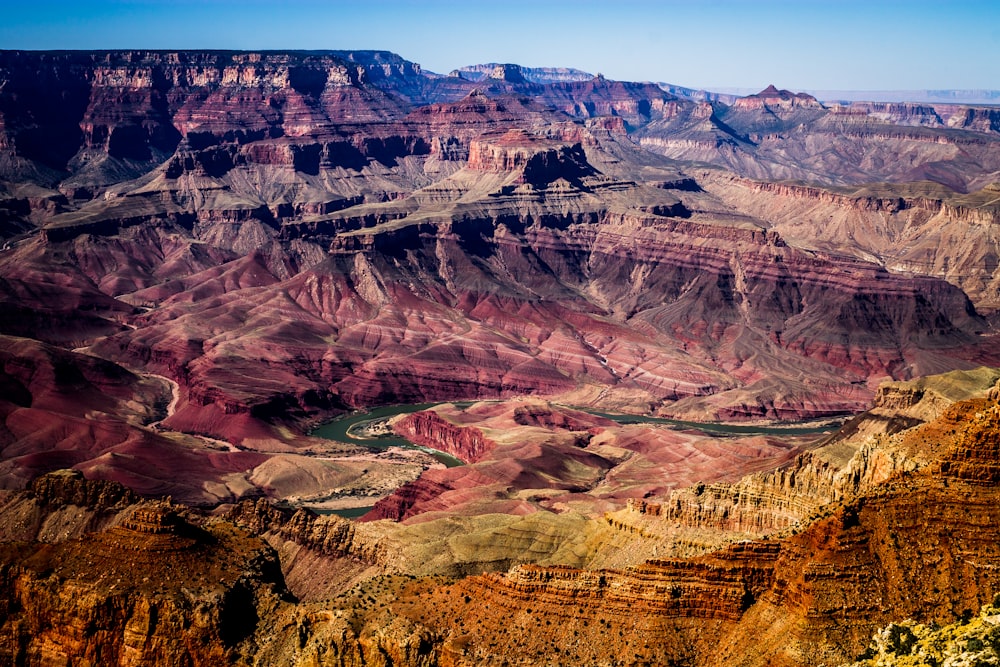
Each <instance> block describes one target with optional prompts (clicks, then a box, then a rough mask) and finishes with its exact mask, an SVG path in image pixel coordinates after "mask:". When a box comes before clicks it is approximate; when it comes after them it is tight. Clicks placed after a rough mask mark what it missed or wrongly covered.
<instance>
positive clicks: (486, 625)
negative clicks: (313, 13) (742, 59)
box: [0, 51, 1000, 665]
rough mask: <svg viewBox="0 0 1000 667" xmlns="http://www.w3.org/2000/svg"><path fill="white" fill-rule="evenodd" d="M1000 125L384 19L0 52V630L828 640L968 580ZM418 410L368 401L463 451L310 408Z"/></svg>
mask: <svg viewBox="0 0 1000 667" xmlns="http://www.w3.org/2000/svg"><path fill="white" fill-rule="evenodd" d="M998 141H1000V134H998V132H997V123H996V118H995V114H993V112H991V111H990V110H988V109H983V108H972V107H962V106H960V105H937V104H920V105H916V104H876V103H855V104H851V105H833V104H830V105H827V104H823V103H820V102H818V101H817V100H816V99H815V98H812V97H810V96H808V95H803V94H800V93H795V92H790V91H783V90H778V89H775V88H773V87H771V88H768V89H766V90H764V91H762V92H761V93H759V94H756V95H751V96H748V97H745V98H740V99H736V100H733V103H732V104H730V105H726V104H722V103H720V102H718V101H712V102H707V101H703V102H694V101H691V100H688V99H683V98H680V97H677V96H675V95H672V94H670V93H667V92H665V91H664V90H662V89H661V88H660V87H659V86H656V85H652V84H642V83H629V82H616V81H609V80H607V79H605V78H603V77H600V76H596V77H595V76H591V75H587V74H585V73H582V72H578V71H573V70H546V69H531V68H524V67H520V66H517V65H513V64H491V65H489V66H481V67H471V68H464V69H463V70H459V71H456V72H455V73H454V75H453V76H437V75H429V74H427V73H424V72H423V71H422V70H421V69H420V67H419V66H417V65H415V64H414V63H411V62H408V61H406V60H405V59H403V58H401V57H399V56H396V55H394V54H391V53H387V52H375V51H356V52H308V53H306V52H289V53H279V52H267V53H241V52H143V51H124V52H100V53H82V52H65V53H26V52H2V53H0V237H2V242H3V244H2V246H0V487H2V490H0V535H2V536H3V540H4V541H3V542H2V544H0V552H2V556H3V562H4V564H5V565H4V567H0V588H3V591H4V595H2V596H0V599H2V600H6V601H7V602H5V603H2V604H0V625H3V628H4V629H3V630H2V632H3V634H4V636H6V637H11V638H13V643H12V644H11V647H6V646H4V647H0V663H11V664H21V663H27V664H35V663H37V664H48V663H53V664H54V663H56V662H59V663H60V664H61V663H66V662H73V661H89V662H92V663H96V662H100V661H102V660H104V661H107V660H110V661H112V662H119V663H121V664H133V663H134V664H139V663H163V664H167V663H170V664H175V663H176V664H183V663H191V664H227V663H233V664H262V665H263V664H278V663H281V664H301V665H310V664H325V663H333V664H344V665H352V664H393V665H432V664H447V665H480V664H497V665H499V664H545V663H552V664H557V663H573V664H595V665H598V664H599V665H608V664H615V663H616V661H617V662H622V663H626V664H634V663H640V664H641V663H646V664H693V665H715V664H722V663H725V664H745V665H764V664H785V665H814V664H823V663H825V664H839V663H842V662H847V661H849V660H852V659H854V658H855V657H857V656H858V655H860V654H861V652H862V651H863V650H864V646H865V644H866V643H867V641H868V640H869V638H870V637H871V635H872V633H873V632H875V631H876V630H877V629H879V628H882V627H885V626H886V625H887V624H888V623H893V622H897V621H900V620H902V619H904V618H906V617H912V618H915V619H917V620H920V621H921V622H927V623H930V622H932V621H934V622H938V623H945V622H949V621H950V620H953V619H954V617H956V616H958V615H960V614H961V613H962V611H963V610H964V609H966V608H968V609H974V608H976V607H978V606H979V605H980V604H982V603H983V602H985V601H988V600H990V599H992V598H991V596H992V593H994V592H995V590H994V589H995V588H996V586H997V585H998V584H1000V582H998V581H997V577H996V574H995V573H996V572H997V569H996V563H994V562H993V561H994V560H995V554H994V553H993V545H995V542H996V538H997V536H996V535H995V534H994V533H995V531H994V530H993V529H992V528H990V526H996V525H1000V522H998V521H997V517H996V516H995V514H996V507H997V506H998V505H997V502H996V500H997V499H996V498H995V497H994V496H995V495H996V494H995V488H994V487H995V485H996V482H997V480H998V479H1000V473H998V470H1000V466H998V464H997V462H996V461H995V460H994V459H996V457H997V452H996V446H995V445H996V442H997V438H996V405H995V404H996V399H997V396H996V391H997V390H996V389H995V383H996V380H997V373H996V371H995V370H993V369H990V368H980V369H978V370H974V369H976V368H977V367H979V366H981V365H990V366H994V367H995V366H998V365H1000V346H998V343H997V338H996V333H995V324H996V313H997V309H998V308H1000V292H998V285H1000V283H998V281H1000V277H998V276H1000V268H998V267H1000V262H998V261H997V257H1000V249H998V246H997V242H998V241H997V235H996V231H995V230H996V226H997V225H996V223H997V219H998V213H997V211H998V209H997V192H998V186H997V185H996V183H995V181H996V174H997V173H998V172H1000V163H998V162H997V156H998V155H1000V151H997V150H996V149H997V148H998V144H997V142H998ZM930 374H939V375H935V376H934V377H933V378H927V379H924V378H923V376H927V375H930ZM991 387H994V388H993V389H992V390H991V389H990V388H991ZM424 402H427V403H440V402H447V403H445V404H439V405H433V406H417V407H412V408H411V409H412V410H416V411H415V412H412V413H409V414H405V415H399V416H397V417H392V418H387V421H385V422H384V423H377V424H374V425H369V427H370V429H371V430H372V431H373V432H378V433H383V434H395V435H397V436H403V437H405V438H407V439H408V440H409V441H410V442H412V443H414V444H415V445H417V446H419V447H423V448H431V449H433V450H438V451H439V452H445V453H448V454H451V455H453V456H454V457H457V458H458V459H459V460H460V461H461V462H462V464H463V465H461V466H456V467H451V468H446V467H444V465H443V464H442V463H440V462H439V461H438V460H437V459H435V458H433V457H432V455H431V453H428V452H427V451H425V450H419V449H400V448H396V447H390V448H388V449H386V450H381V451H373V450H370V449H368V448H367V446H366V445H370V444H372V443H371V442H370V441H365V440H363V439H360V437H356V436H359V434H358V433H355V432H352V433H351V434H349V435H348V436H345V438H344V441H343V442H340V441H331V440H321V439H319V438H313V437H310V436H308V435H307V433H308V432H309V431H310V430H311V429H312V428H313V427H314V426H316V425H318V424H319V423H321V422H323V421H327V420H329V419H331V418H334V417H336V416H339V415H343V414H345V413H347V412H350V411H353V410H356V409H360V410H363V409H367V408H372V407H376V406H388V405H408V404H415V403H424ZM571 406H572V407H571ZM418 407H419V408H426V409H418ZM592 409H597V410H598V411H599V412H601V413H604V414H597V413H592V412H588V411H587V410H592ZM611 413H631V414H633V415H645V416H647V417H648V416H655V417H660V418H666V417H673V418H680V419H686V420H693V421H719V420H722V421H726V422H737V423H739V424H742V425H744V426H745V425H747V424H748V423H753V424H754V425H755V426H756V427H759V428H761V429H762V430H759V431H755V432H754V433H752V434H739V433H737V434H735V435H727V436H725V437H723V436H719V435H717V434H712V433H708V432H705V431H702V430H699V429H698V428H695V427H694V426H692V425H690V424H687V425H684V424H680V425H678V424H665V423H662V420H661V422H642V421H640V422H639V423H626V424H623V423H618V422H616V421H615V420H614V419H613V418H612V417H615V416H614V415H613V414H611ZM857 413H862V414H859V415H858V416H856V417H854V418H852V419H850V420H849V421H847V423H846V424H845V425H844V427H843V429H842V430H840V431H839V432H836V433H835V432H834V431H836V427H837V424H833V425H829V426H828V427H823V428H818V429H816V430H817V431H819V433H812V434H806V435H802V434H798V435H795V434H791V433H788V432H781V431H775V430H774V429H773V424H768V425H765V426H762V425H761V424H762V422H769V423H770V422H782V421H789V420H791V421H800V420H807V419H822V420H827V419H830V418H834V417H837V418H845V419H846V418H847V417H848V416H849V415H854V414H857ZM615 419H617V417H615ZM824 428H825V431H826V432H822V431H824ZM364 430H365V429H362V431H364ZM65 469H71V470H65ZM52 471H59V472H54V473H52V474H49V475H46V473H50V472H52ZM168 496H169V497H171V499H170V500H169V501H168V500H167V499H166V497H168ZM144 498H145V500H144ZM149 498H154V499H156V500H154V501H150V500H149ZM175 503H179V504H175ZM194 507H200V508H203V509H204V510H205V511H204V512H202V511H195V510H194V509H191V508H194ZM308 508H315V509H319V510H322V511H324V512H329V511H345V510H347V511H350V512H351V513H352V516H355V517H360V520H357V521H350V520H348V519H345V518H341V517H336V516H317V515H315V514H313V513H312V512H311V511H310V510H309V509H308ZM97 562H101V563H104V565H103V566H102V569H101V570H100V571H97V570H96V569H95V566H94V565H93V564H94V563H97ZM137 564H138V565H139V567H138V568H136V567H135V566H136V565H137ZM636 611H638V612H639V613H635V612H636ZM623 619H624V620H623ZM556 648H558V652H556V650H555V649H556ZM3 651H6V653H4V652H3Z"/></svg>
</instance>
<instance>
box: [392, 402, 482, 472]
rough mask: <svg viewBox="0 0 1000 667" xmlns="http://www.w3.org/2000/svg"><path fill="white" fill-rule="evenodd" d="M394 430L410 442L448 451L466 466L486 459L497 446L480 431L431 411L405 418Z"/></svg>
mask: <svg viewBox="0 0 1000 667" xmlns="http://www.w3.org/2000/svg"><path fill="white" fill-rule="evenodd" d="M392 430H393V431H394V432H396V433H397V434H398V435H401V436H403V437H404V438H406V439H407V440H409V441H410V442H413V443H415V444H418V445H424V446H425V447H431V448H432V449H438V450H441V451H442V452H447V453H449V454H451V455H452V456H454V457H456V458H458V459H461V460H462V461H464V462H465V463H475V462H476V461H479V460H481V459H483V458H486V457H487V456H488V455H489V454H491V453H492V452H493V449H494V448H495V447H496V443H494V442H492V441H490V440H489V439H488V438H486V437H485V436H484V435H483V432H482V431H480V430H479V429H477V428H475V427H472V426H466V427H460V426H457V425H455V424H452V423H450V422H448V421H447V420H445V419H442V418H441V417H440V416H439V415H438V414H437V413H436V412H433V411H430V410H423V411H421V412H414V413H412V414H408V415H406V416H405V417H403V418H402V419H400V420H398V421H395V422H393V425H392Z"/></svg>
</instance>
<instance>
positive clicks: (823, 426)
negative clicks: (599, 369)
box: [573, 407, 843, 435]
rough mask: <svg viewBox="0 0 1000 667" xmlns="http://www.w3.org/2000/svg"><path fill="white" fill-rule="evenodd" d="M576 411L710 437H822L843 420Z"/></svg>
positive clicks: (583, 409) (585, 409) (582, 409)
mask: <svg viewBox="0 0 1000 667" xmlns="http://www.w3.org/2000/svg"><path fill="white" fill-rule="evenodd" d="M573 409H574V410H579V411H580V412H586V413H587V414H590V415H594V416H596V417H604V418H605V419H610V420H611V421H613V422H615V423H617V424H663V425H665V426H670V427H672V428H676V429H678V430H695V431H701V432H703V433H708V434H709V435H821V434H823V433H829V432H830V431H834V430H836V429H838V428H840V425H841V424H842V423H843V420H830V421H826V422H823V423H820V424H817V423H815V422H814V421H811V422H808V423H807V425H806V424H804V425H799V426H795V425H791V426H775V425H771V424H769V425H760V424H722V423H716V422H689V421H684V420H682V419H667V418H665V417H645V416H643V415H622V414H616V413H613V412H600V411H598V410H591V409H590V408H580V407H574V408H573Z"/></svg>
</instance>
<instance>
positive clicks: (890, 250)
mask: <svg viewBox="0 0 1000 667" xmlns="http://www.w3.org/2000/svg"><path fill="white" fill-rule="evenodd" d="M708 187H709V188H710V189H711V190H712V191H713V192H716V193H718V194H720V196H722V197H724V198H725V199H727V200H728V201H730V202H733V203H734V204H736V205H738V206H740V207H741V208H744V209H745V210H747V211H748V212H751V213H752V214H753V215H755V216H756V217H758V218H760V219H762V220H768V221H770V224H771V225H772V226H773V228H774V229H775V230H776V231H778V232H779V233H781V235H782V237H784V238H786V239H788V240H789V242H791V243H795V244H799V243H803V244H808V245H811V246H813V247H816V248H822V249H832V248H834V247H839V248H847V247H853V250H852V252H853V254H854V255H855V256H857V257H864V258H868V259H871V258H877V259H878V261H880V262H881V263H883V264H884V265H885V266H886V267H887V268H890V269H891V270H894V271H909V272H912V273H918V274H922V275H937V276H942V277H944V278H945V279H946V280H948V281H949V282H951V283H952V284H955V285H957V286H959V287H961V288H962V289H963V290H964V291H965V292H966V293H967V294H969V296H970V297H971V298H972V300H973V302H974V303H975V304H976V307H977V308H979V309H981V310H983V311H985V312H989V311H993V310H994V309H996V308H997V305H998V301H997V294H998V291H997V286H998V281H1000V278H998V275H997V264H996V262H995V261H994V258H995V257H997V256H1000V255H998V253H1000V250H998V247H997V240H996V238H995V233H994V230H995V229H996V225H997V222H998V221H1000V210H998V209H997V207H996V205H995V203H993V202H995V199H996V196H995V195H996V193H995V190H994V189H993V188H992V186H989V187H987V188H984V189H983V190H980V191H975V192H970V193H968V194H960V193H955V192H952V191H949V190H948V189H946V188H941V187H935V186H934V185H933V184H931V183H916V184H910V185H897V186H892V185H882V186H875V187H869V188H843V189H825V188H818V187H807V186H802V185H793V184H787V183H762V182H754V181H740V180H736V181H733V180H729V179H725V178H723V179H718V180H716V181H714V182H713V184H712V185H711V186H708ZM818 219H819V220H822V224H816V220H818ZM959 238H961V239H962V240H961V241H959V240H958V239H959Z"/></svg>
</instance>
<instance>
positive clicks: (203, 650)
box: [0, 503, 285, 665]
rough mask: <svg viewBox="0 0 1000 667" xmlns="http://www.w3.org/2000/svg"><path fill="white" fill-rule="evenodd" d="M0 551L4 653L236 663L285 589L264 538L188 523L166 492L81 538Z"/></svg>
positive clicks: (25, 657)
mask: <svg viewBox="0 0 1000 667" xmlns="http://www.w3.org/2000/svg"><path fill="white" fill-rule="evenodd" d="M3 550H4V560H5V563H6V564H7V565H8V567H5V568H4V574H3V577H2V581H0V586H2V587H3V589H4V600H5V602H4V605H3V609H2V613H0V623H2V624H3V626H4V633H5V635H6V636H7V637H9V638H10V639H11V641H10V642H6V643H5V645H4V647H3V648H2V649H0V651H2V653H0V655H2V656H3V659H4V660H5V661H6V662H8V663H9V664H45V663H52V662H60V661H62V662H68V661H81V660H84V661H90V662H101V663H104V664H122V665H124V664H144V663H159V664H167V663H169V664H195V665H198V664H206V665H207V664H219V663H220V662H224V663H234V662H239V660H240V657H239V653H238V651H237V648H238V647H239V645H240V643H241V642H244V641H245V640H246V639H247V638H248V637H250V636H252V635H253V632H254V630H255V626H256V625H257V624H258V623H259V622H260V621H261V619H262V618H263V617H264V616H265V615H266V614H267V613H268V611H270V610H272V609H273V608H274V607H275V606H276V605H277V604H280V602H281V601H282V596H283V595H285V593H284V586H283V583H282V582H281V579H280V576H281V575H280V570H279V569H278V562H277V559H276V558H275V555H274V552H273V551H271V550H270V549H268V548H267V547H266V545H264V544H263V543H261V542H260V541H259V540H254V539H251V538H249V537H247V536H246V535H245V534H242V533H240V532H239V531H236V530H234V529H232V528H231V527H224V526H221V525H209V526H207V527H205V528H199V527H196V526H193V525H191V524H189V523H187V522H186V521H185V520H184V518H183V517H182V516H181V515H180V514H178V510H177V508H173V507H171V506H169V505H167V504H164V503H159V504H157V503H147V504H140V505H137V506H135V507H133V508H132V510H131V512H130V514H128V516H127V517H126V518H125V519H124V521H123V522H122V524H121V525H119V526H118V527H115V528H110V529H108V530H105V531H104V532H100V533H96V534H93V535H89V536H86V537H83V538H81V539H76V540H69V541H66V542H61V543H59V544H57V545H52V546H42V545H38V544H26V545H25V544H22V545H15V544H11V543H6V544H4V545H3ZM95 561H99V562H100V563H101V565H100V567H99V568H96V569H95V567H94V563H95Z"/></svg>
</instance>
